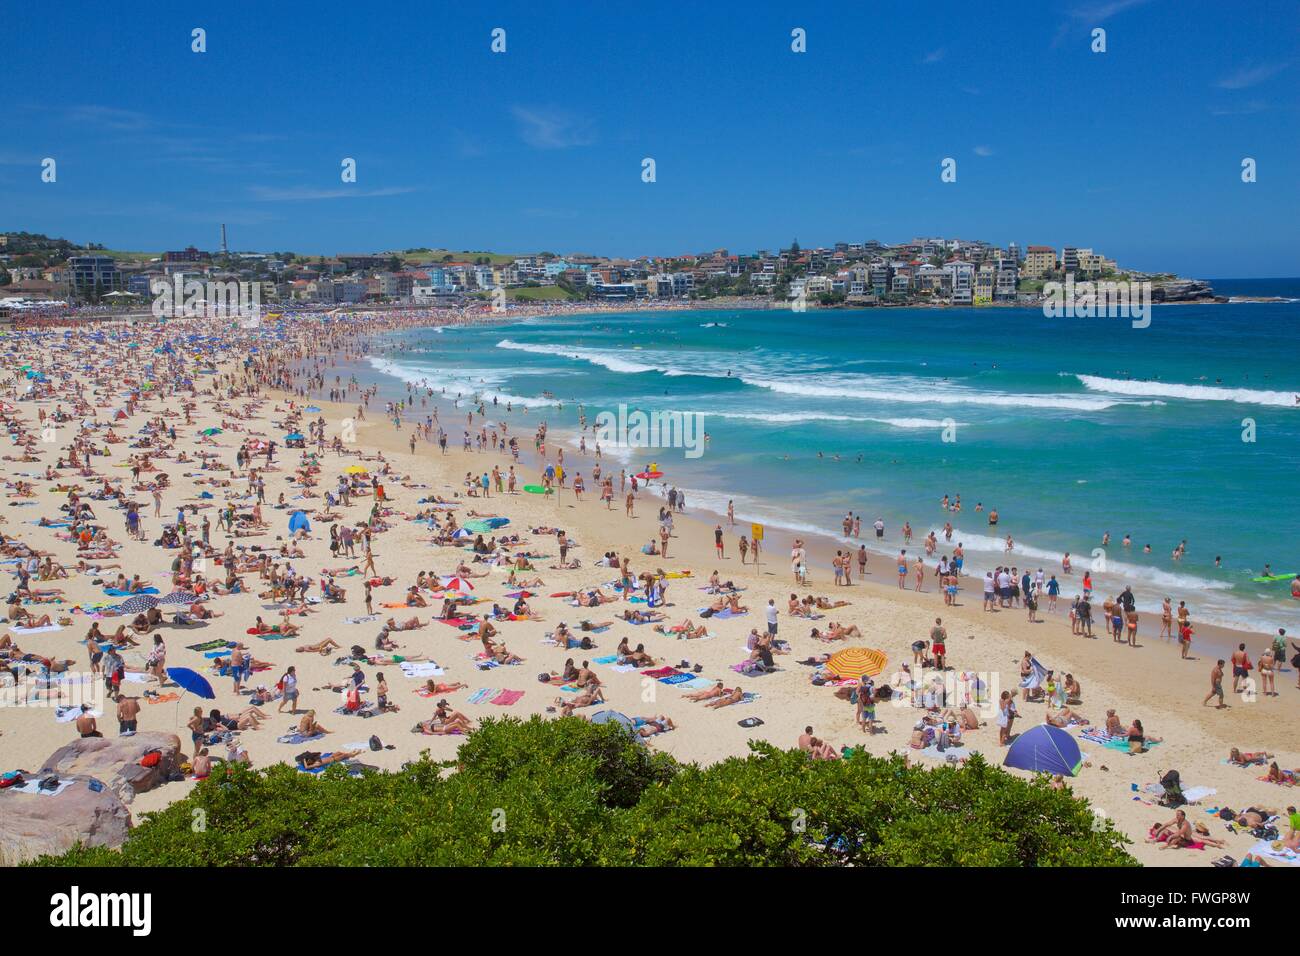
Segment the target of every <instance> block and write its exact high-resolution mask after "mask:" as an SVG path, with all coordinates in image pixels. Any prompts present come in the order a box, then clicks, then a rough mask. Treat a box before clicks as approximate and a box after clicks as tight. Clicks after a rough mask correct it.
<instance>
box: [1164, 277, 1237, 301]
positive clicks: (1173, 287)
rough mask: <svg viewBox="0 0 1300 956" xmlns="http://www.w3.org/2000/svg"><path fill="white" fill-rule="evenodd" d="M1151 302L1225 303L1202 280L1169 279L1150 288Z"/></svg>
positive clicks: (1222, 298) (1221, 297)
mask: <svg viewBox="0 0 1300 956" xmlns="http://www.w3.org/2000/svg"><path fill="white" fill-rule="evenodd" d="M1151 301H1152V302H1227V301H1228V300H1227V299H1226V298H1224V297H1223V296H1220V295H1215V294H1214V289H1213V288H1212V287H1211V286H1210V284H1209V283H1208V282H1206V281H1204V280H1203V279H1171V280H1169V281H1167V282H1157V283H1155V284H1154V285H1153V286H1152V287H1151Z"/></svg>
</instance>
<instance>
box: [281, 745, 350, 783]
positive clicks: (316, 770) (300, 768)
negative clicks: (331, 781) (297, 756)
mask: <svg viewBox="0 0 1300 956" xmlns="http://www.w3.org/2000/svg"><path fill="white" fill-rule="evenodd" d="M332 756H334V751H332V750H331V751H330V752H329V753H323V754H321V757H322V758H324V757H332ZM295 766H297V768H298V771H299V772H300V773H323V772H324V771H326V770H328V769H329V768H330V767H333V766H336V765H335V764H327V765H326V766H324V767H315V768H313V769H311V770H308V769H307V768H306V767H304V766H303V765H302V764H296V765H295ZM338 766H343V767H347V769H348V776H350V777H359V776H361V768H360V767H356V766H354V765H353V764H352V762H351V761H348V760H344V761H341V762H340V764H338Z"/></svg>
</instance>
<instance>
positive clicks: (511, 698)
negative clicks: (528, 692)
mask: <svg viewBox="0 0 1300 956" xmlns="http://www.w3.org/2000/svg"><path fill="white" fill-rule="evenodd" d="M523 696H524V692H523V691H522V690H503V691H502V692H501V693H499V694H497V695H496V696H495V697H493V698H492V701H491V702H492V703H494V704H496V705H498V706H499V707H509V706H511V705H512V704H517V703H519V701H520V700H522V699H523Z"/></svg>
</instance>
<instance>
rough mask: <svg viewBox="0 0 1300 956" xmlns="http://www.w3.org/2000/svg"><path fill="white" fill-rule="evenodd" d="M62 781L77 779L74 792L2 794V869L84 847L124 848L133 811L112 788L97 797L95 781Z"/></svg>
mask: <svg viewBox="0 0 1300 956" xmlns="http://www.w3.org/2000/svg"><path fill="white" fill-rule="evenodd" d="M29 779H36V780H39V779H40V776H39V775H33V776H32V777H29ZM60 779H61V780H68V779H73V783H72V786H70V787H67V788H66V789H64V790H63V791H62V792H60V793H57V794H54V795H47V794H36V793H15V792H14V791H13V790H12V789H8V790H0V864H3V865H7V866H13V865H15V864H17V863H20V862H22V861H24V860H33V859H35V858H36V857H38V856H42V855H44V854H55V853H62V852H64V851H65V850H67V849H69V848H70V847H72V846H73V845H74V844H76V843H78V842H80V843H83V844H85V845H86V846H108V847H116V846H121V845H122V841H124V840H125V839H126V836H127V833H128V832H130V829H131V811H129V810H128V809H127V808H126V805H125V804H124V803H123V802H122V799H121V797H119V796H118V795H117V794H116V793H114V792H113V791H112V790H111V789H109V788H108V787H107V786H105V787H103V788H102V789H101V790H100V791H99V792H98V793H96V792H95V791H94V790H92V789H91V788H90V781H91V779H92V778H91V777H87V776H83V775H78V776H76V777H75V778H69V777H61V778H60Z"/></svg>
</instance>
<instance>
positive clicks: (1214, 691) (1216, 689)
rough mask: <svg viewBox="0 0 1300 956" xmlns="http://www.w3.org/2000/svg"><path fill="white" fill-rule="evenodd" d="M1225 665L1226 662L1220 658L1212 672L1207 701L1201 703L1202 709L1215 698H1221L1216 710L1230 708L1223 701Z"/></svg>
mask: <svg viewBox="0 0 1300 956" xmlns="http://www.w3.org/2000/svg"><path fill="white" fill-rule="evenodd" d="M1225 663H1226V662H1225V661H1224V660H1223V659H1222V658H1220V659H1219V660H1218V661H1217V662H1216V663H1215V665H1214V667H1213V668H1212V669H1211V670H1210V692H1209V693H1208V694H1206V695H1205V700H1203V701H1201V706H1202V707H1204V706H1205V705H1206V704H1208V703H1209V702H1210V699H1211V698H1213V697H1217V698H1219V703H1218V704H1217V705H1216V706H1215V710H1223V709H1224V708H1225V707H1227V706H1228V705H1227V704H1226V703H1225V702H1224V700H1223V666H1224V664H1225Z"/></svg>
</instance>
